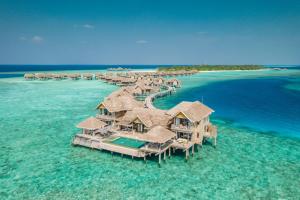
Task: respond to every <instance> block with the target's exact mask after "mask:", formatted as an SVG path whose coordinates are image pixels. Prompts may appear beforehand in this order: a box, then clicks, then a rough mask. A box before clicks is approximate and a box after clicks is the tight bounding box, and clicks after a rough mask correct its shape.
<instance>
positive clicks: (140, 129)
mask: <svg viewBox="0 0 300 200" xmlns="http://www.w3.org/2000/svg"><path fill="white" fill-rule="evenodd" d="M137 132H140V133H142V132H144V125H143V124H140V123H139V124H137Z"/></svg>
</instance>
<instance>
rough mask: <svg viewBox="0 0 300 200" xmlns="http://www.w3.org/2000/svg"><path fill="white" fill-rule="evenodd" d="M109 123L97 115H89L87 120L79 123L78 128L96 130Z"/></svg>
mask: <svg viewBox="0 0 300 200" xmlns="http://www.w3.org/2000/svg"><path fill="white" fill-rule="evenodd" d="M106 125H107V124H106V123H105V122H103V121H101V120H99V119H97V118H95V117H89V118H87V119H86V120H84V121H82V122H80V123H79V124H77V126H76V127H77V128H82V129H88V130H96V129H100V128H103V127H105V126H106Z"/></svg>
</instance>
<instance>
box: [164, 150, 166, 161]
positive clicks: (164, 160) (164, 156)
mask: <svg viewBox="0 0 300 200" xmlns="http://www.w3.org/2000/svg"><path fill="white" fill-rule="evenodd" d="M164 161H166V151H164Z"/></svg>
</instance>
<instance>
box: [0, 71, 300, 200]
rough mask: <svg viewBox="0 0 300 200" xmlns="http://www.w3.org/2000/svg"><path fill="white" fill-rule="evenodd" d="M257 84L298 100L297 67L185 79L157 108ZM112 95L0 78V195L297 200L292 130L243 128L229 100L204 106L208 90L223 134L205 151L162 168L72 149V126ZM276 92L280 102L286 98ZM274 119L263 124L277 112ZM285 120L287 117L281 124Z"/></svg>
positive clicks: (299, 145) (298, 156)
mask: <svg viewBox="0 0 300 200" xmlns="http://www.w3.org/2000/svg"><path fill="white" fill-rule="evenodd" d="M260 78H266V79H274V80H277V79H280V80H281V79H282V78H287V79H288V80H284V82H283V83H281V82H280V81H279V82H280V83H278V84H279V85H282V86H281V88H282V89H286V92H291V93H292V94H294V95H298V93H297V92H298V90H297V89H296V90H295V89H290V88H291V86H292V88H297V84H298V82H297V81H295V82H293V81H291V80H289V79H298V78H299V72H298V71H297V70H286V71H261V72H217V73H214V72H210V73H202V74H199V75H195V76H191V77H181V78H180V79H181V80H182V81H183V88H181V89H179V90H178V91H177V93H176V94H174V96H170V97H166V98H163V99H160V100H158V101H157V102H155V103H156V105H157V106H159V107H171V106H172V105H173V104H174V103H175V102H176V101H175V100H174V99H177V98H181V96H184V97H185V99H186V100H189V99H190V98H191V99H194V98H195V96H196V94H195V95H194V96H192V94H194V93H195V92H199V94H197V95H198V97H199V96H202V95H201V94H200V91H201V90H202V91H205V88H207V87H213V88H214V89H218V87H219V86H222V85H226V84H227V81H228V83H229V82H231V83H230V85H231V87H233V85H234V82H232V81H242V80H243V79H248V80H249V81H250V82H251V81H252V80H257V79H260ZM271 82H272V81H271ZM219 83H220V84H221V85H219V86H218V84H219ZM232 84H233V85H232ZM249 84H251V83H249ZM265 84H273V83H270V82H269V81H266V82H265ZM276 84H277V83H276ZM276 84H275V86H276ZM295 85H296V86H295ZM273 86H274V85H273ZM196 88H197V89H196ZM201 88H202V89H201ZM275 88H276V87H275ZM116 89H117V87H116V86H113V85H108V84H105V83H102V82H100V81H84V80H79V81H70V80H64V81H45V82H43V81H24V80H23V79H22V78H7V79H0V111H1V112H0V148H1V150H0V185H1V187H0V198H1V199H96V198H98V199H142V198H143V199H163V198H167V199H257V198H262V199H280V198H281V199H299V197H300V190H299V187H300V180H299V175H300V140H299V138H298V137H290V131H287V132H288V134H286V133H281V132H282V130H280V133H281V134H277V133H270V130H269V128H268V127H269V126H268V127H261V128H260V129H258V128H257V127H258V126H259V125H256V124H252V123H250V124H249V125H250V126H248V122H246V121H244V120H241V121H239V120H238V119H237V118H236V115H229V114H228V116H227V115H226V113H227V112H226V106H227V103H226V104H223V106H221V105H222V104H217V102H210V101H209V100H208V98H210V97H209V95H210V94H211V93H209V92H207V91H206V93H205V96H204V101H205V103H207V104H208V105H210V104H214V105H215V106H216V107H217V108H215V110H216V113H215V117H214V119H213V120H214V122H215V123H216V124H217V126H218V130H219V138H218V146H217V148H216V149H215V148H213V147H212V146H210V145H209V144H207V145H204V147H203V148H202V149H199V151H198V152H197V153H196V154H195V156H194V157H192V158H191V159H190V160H189V161H188V162H184V155H183V154H181V153H180V152H178V155H176V156H173V157H172V158H171V159H169V160H167V161H166V163H163V164H162V167H161V168H159V167H158V166H157V160H156V159H152V160H149V161H148V162H147V164H144V162H143V161H142V160H135V161H131V159H126V158H124V159H122V158H121V157H120V156H114V157H112V156H111V155H110V154H108V153H105V152H100V151H96V150H90V149H87V148H80V147H73V146H71V144H70V143H71V139H72V138H73V136H74V134H75V133H76V132H78V131H79V130H78V129H76V128H75V125H76V124H77V123H78V122H80V121H81V120H83V119H85V118H86V117H89V116H91V115H94V114H95V113H96V111H95V107H96V105H97V103H99V101H101V100H102V99H103V98H104V97H105V96H107V95H108V94H109V93H110V92H112V91H114V90H116ZM228 90H230V88H228ZM191 91H194V92H192V93H191ZM225 91H226V90H225ZM225 91H224V90H223V89H222V90H219V91H218V92H219V93H221V94H219V95H220V96H221V97H222V96H226V95H225V94H222V92H225ZM248 92H249V93H250V94H252V96H253V95H257V94H256V93H254V91H252V90H249V91H248ZM255 92H256V91H255ZM184 94H186V95H184ZM280 95H283V96H282V99H286V98H285V95H286V93H284V92H283V93H281V92H280ZM229 96H230V95H228V96H226V99H227V98H229ZM221 97H219V99H220V101H221V100H222V98H221ZM277 98H278V97H277ZM200 100H201V99H200ZM270 101H272V99H271V100H270ZM237 104H240V101H237V102H236V104H235V105H237ZM230 106H231V105H230ZM286 106H291V105H286ZM292 106H295V105H292ZM237 107H238V108H242V106H237ZM223 110H225V111H223ZM246 111H247V110H246ZM274 112H275V111H274ZM274 112H273V113H272V112H271V113H270V114H269V117H271V118H273V115H277V114H278V113H276V112H275V113H274ZM235 113H236V112H235ZM255 113H257V112H254V114H255ZM297 114H299V113H296V115H297ZM223 115H225V116H223ZM284 115H286V114H284ZM284 115H282V117H283V118H284V117H285V116H284ZM226 116H227V117H226ZM261 116H262V117H264V116H265V115H257V118H256V120H257V121H260V120H262V119H261V118H260V117H261ZM242 119H244V117H242ZM274 119H277V118H274ZM290 122H292V120H291V119H290V117H288V120H287V121H285V123H289V124H290V125H291V123H290ZM296 123H297V121H294V124H296ZM280 125H281V124H278V127H279V126H280ZM273 126H274V124H272V127H273ZM285 127H289V125H286V126H285ZM292 127H294V128H295V127H296V128H297V126H296V125H293V126H292ZM265 128H267V129H266V130H264V129H265ZM294 128H293V130H294ZM296 131H297V130H296ZM298 132H299V130H298Z"/></svg>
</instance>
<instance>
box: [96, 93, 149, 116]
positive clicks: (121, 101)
mask: <svg viewBox="0 0 300 200" xmlns="http://www.w3.org/2000/svg"><path fill="white" fill-rule="evenodd" d="M101 105H103V106H104V107H105V108H106V109H107V110H108V111H109V112H120V111H128V110H132V109H134V108H139V107H144V105H143V103H142V102H139V101H137V100H135V99H134V97H133V96H132V95H129V94H127V93H126V92H125V91H122V92H119V93H115V94H112V95H110V96H108V97H107V98H105V99H104V101H103V102H102V103H100V104H99V105H98V106H97V108H99V107H100V106H101Z"/></svg>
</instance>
